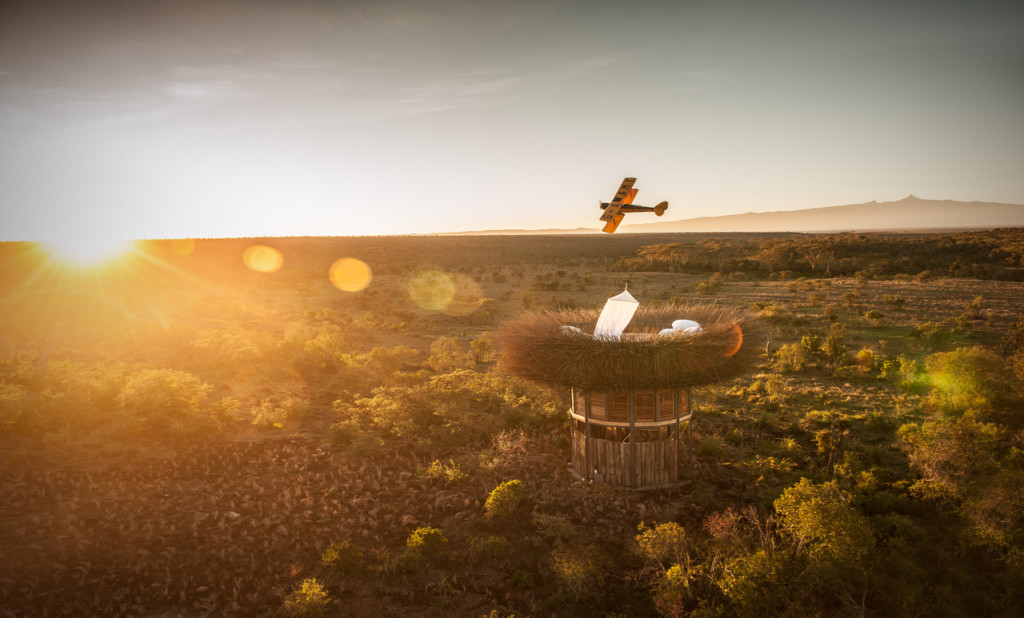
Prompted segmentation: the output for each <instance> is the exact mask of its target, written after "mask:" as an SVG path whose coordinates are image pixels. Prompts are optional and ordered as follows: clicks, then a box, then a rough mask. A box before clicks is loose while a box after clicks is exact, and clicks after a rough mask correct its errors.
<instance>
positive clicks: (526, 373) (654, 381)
mask: <svg viewBox="0 0 1024 618" xmlns="http://www.w3.org/2000/svg"><path fill="white" fill-rule="evenodd" d="M598 315H599V312H598V311H596V310H590V311H537V312H532V313H528V314H525V315H523V316H521V317H519V318H517V319H515V320H512V321H510V322H507V323H506V324H504V325H503V326H502V328H501V330H500V331H499V333H498V342H499V345H500V346H501V351H502V368H503V369H504V370H505V371H507V372H508V373H511V374H512V375H515V376H518V377H521V378H525V379H527V380H532V381H534V382H540V383H542V384H548V385H553V386H562V387H566V386H571V387H575V388H579V389H582V390H585V391H599V392H606V391H615V390H632V389H654V388H685V387H691V386H704V385H708V384H713V383H718V382H724V381H727V380H731V379H733V378H736V377H738V376H740V375H743V374H745V373H748V372H749V371H750V370H751V369H752V368H753V367H754V365H755V364H756V363H757V361H758V359H759V358H760V355H761V351H762V350H764V345H765V341H766V338H767V336H768V327H767V325H766V324H765V323H764V322H763V321H762V320H761V319H759V318H757V317H755V316H754V315H753V314H751V313H750V312H748V311H745V310H743V309H738V308H735V307H727V306H722V305H709V304H690V305H668V306H661V307H651V308H648V307H643V306H641V307H640V308H639V309H638V310H637V312H636V315H635V316H634V317H633V320H632V321H631V322H630V324H629V327H628V328H627V329H626V331H625V332H624V333H623V335H622V337H621V339H620V340H617V341H616V340H609V339H601V338H595V337H592V336H590V335H589V334H588V333H593V332H594V327H595V325H596V323H597V318H598ZM680 318H685V319H688V320H694V321H696V322H699V323H700V325H701V328H702V330H701V332H700V333H699V334H696V335H689V336H683V335H669V336H664V335H659V334H658V333H659V332H660V331H661V330H662V329H665V328H667V327H670V326H671V324H672V322H673V321H674V320H677V319H680ZM563 326H575V327H577V328H579V329H580V330H581V331H582V333H573V332H572V331H571V330H570V329H564V328H562V327H563Z"/></svg>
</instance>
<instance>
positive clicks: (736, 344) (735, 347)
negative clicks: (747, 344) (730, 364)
mask: <svg viewBox="0 0 1024 618" xmlns="http://www.w3.org/2000/svg"><path fill="white" fill-rule="evenodd" d="M742 347H743V329H742V328H740V325H739V324H737V323H733V325H732V335H731V336H730V337H729V349H728V350H727V351H726V353H725V357H726V358H732V357H733V356H736V353H737V352H739V351H740V348H742Z"/></svg>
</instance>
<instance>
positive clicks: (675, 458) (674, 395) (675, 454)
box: [672, 388, 679, 481]
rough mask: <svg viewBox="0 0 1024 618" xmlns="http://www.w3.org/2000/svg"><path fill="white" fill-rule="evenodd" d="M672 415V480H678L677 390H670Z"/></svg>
mask: <svg viewBox="0 0 1024 618" xmlns="http://www.w3.org/2000/svg"><path fill="white" fill-rule="evenodd" d="M672 414H673V415H674V418H675V421H676V448H675V449H674V451H673V452H672V463H673V464H674V465H673V466H672V467H673V469H674V470H673V473H672V480H673V481H678V480H679V389H678V388H675V389H672Z"/></svg>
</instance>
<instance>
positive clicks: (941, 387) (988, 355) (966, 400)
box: [925, 347, 1006, 412]
mask: <svg viewBox="0 0 1024 618" xmlns="http://www.w3.org/2000/svg"><path fill="white" fill-rule="evenodd" d="M925 369H926V370H927V371H928V377H929V381H930V383H931V392H930V394H929V395H928V403H929V404H931V405H933V406H935V407H937V408H939V409H941V410H945V411H948V412H963V411H964V410H968V409H979V410H980V409H986V408H990V407H991V406H992V404H993V402H994V401H995V399H996V397H997V396H998V395H999V393H1000V391H1002V390H1003V388H1004V386H1005V384H1006V376H1005V373H1006V372H1005V368H1004V365H1003V361H1002V359H1001V358H999V356H998V355H997V354H996V353H995V352H992V351H991V350H988V349H985V348H981V347H973V348H957V349H956V350H953V351H951V352H939V353H936V354H932V355H931V356H929V357H928V358H926V359H925Z"/></svg>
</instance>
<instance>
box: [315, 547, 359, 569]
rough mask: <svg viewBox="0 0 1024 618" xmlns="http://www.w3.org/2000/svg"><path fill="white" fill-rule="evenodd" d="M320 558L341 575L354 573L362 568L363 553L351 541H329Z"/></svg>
mask: <svg viewBox="0 0 1024 618" xmlns="http://www.w3.org/2000/svg"><path fill="white" fill-rule="evenodd" d="M320 559H321V561H322V562H323V563H324V564H326V565H327V566H329V567H331V568H333V569H334V570H335V571H337V572H338V573H341V574H342V575H355V574H358V573H359V572H361V571H362V569H363V553H362V552H361V551H359V550H358V549H356V548H355V546H353V545H352V544H351V543H331V545H330V546H329V547H328V548H327V549H325V550H324V553H323V554H322V555H321V556H320Z"/></svg>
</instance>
